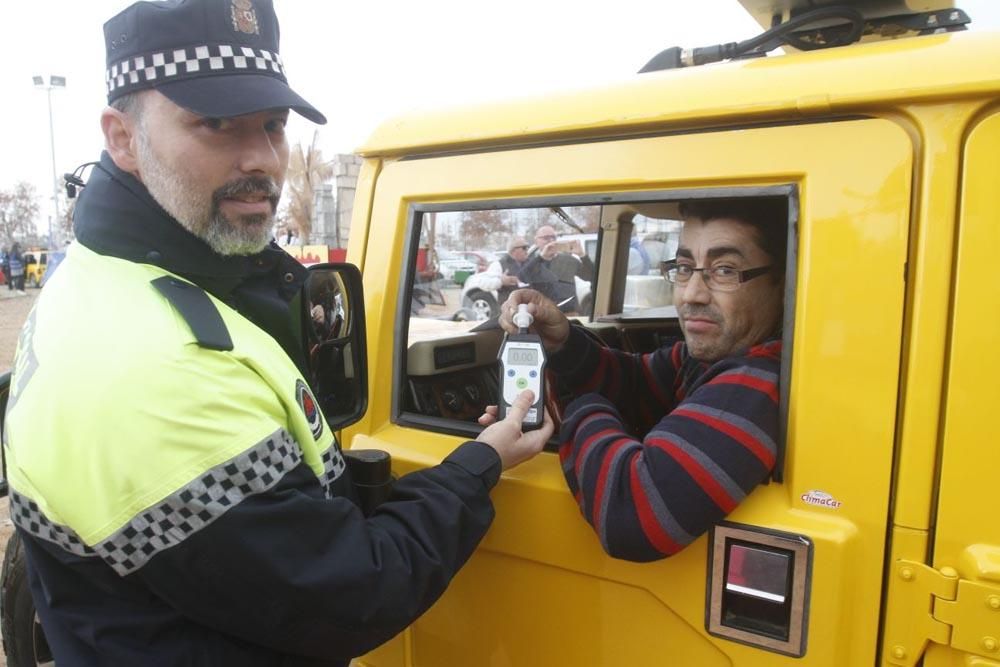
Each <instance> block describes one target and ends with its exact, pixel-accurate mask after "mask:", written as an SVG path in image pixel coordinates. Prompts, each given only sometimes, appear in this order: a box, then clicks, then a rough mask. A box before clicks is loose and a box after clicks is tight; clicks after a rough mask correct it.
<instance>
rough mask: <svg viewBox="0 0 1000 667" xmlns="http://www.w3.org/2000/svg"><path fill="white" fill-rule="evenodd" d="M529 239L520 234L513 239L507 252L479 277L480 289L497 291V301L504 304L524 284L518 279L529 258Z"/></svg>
mask: <svg viewBox="0 0 1000 667" xmlns="http://www.w3.org/2000/svg"><path fill="white" fill-rule="evenodd" d="M528 247H529V246H528V241H527V240H525V239H524V238H522V237H520V236H516V237H514V238H513V239H511V241H510V243H508V244H507V253H506V254H504V255H502V256H501V257H500V258H499V259H497V260H495V261H493V262H490V265H489V266H488V267H487V268H486V271H484V272H483V273H482V275H481V276H479V277H478V279H477V286H478V287H479V288H480V289H484V290H489V291H495V292H496V293H497V303H498V304H500V305H503V302H504V301H506V300H507V297H509V296H510V293H511V292H513V291H514V290H516V289H517V288H518V286H522V287H523V286H524V285H523V284H522V283H521V282H520V280H519V279H518V277H517V276H518V274H519V273H520V272H521V269H523V268H524V264H525V262H526V261H527V260H528Z"/></svg>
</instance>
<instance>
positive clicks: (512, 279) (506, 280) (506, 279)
mask: <svg viewBox="0 0 1000 667" xmlns="http://www.w3.org/2000/svg"><path fill="white" fill-rule="evenodd" d="M500 283H501V284H502V285H506V286H507V287H516V286H517V285H518V280H517V276H512V275H510V274H509V273H505V274H503V275H502V276H500Z"/></svg>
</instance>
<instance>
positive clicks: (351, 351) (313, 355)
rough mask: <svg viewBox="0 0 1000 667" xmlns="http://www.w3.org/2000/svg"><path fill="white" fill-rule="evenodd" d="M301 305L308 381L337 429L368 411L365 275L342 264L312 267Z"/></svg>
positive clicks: (325, 413) (332, 425) (328, 422)
mask: <svg viewBox="0 0 1000 667" xmlns="http://www.w3.org/2000/svg"><path fill="white" fill-rule="evenodd" d="M302 303H303V311H304V312H303V330H304V331H305V335H304V338H305V351H306V357H307V361H308V364H309V377H308V378H307V379H308V381H309V386H310V388H311V389H312V391H313V394H314V395H315V397H316V402H317V403H319V406H320V409H321V410H322V412H323V416H324V417H325V418H326V423H327V424H328V425H329V426H330V428H331V429H333V430H334V431H337V430H340V429H342V428H344V427H347V426H350V425H351V424H353V423H355V422H356V421H358V420H359V419H361V418H362V417H363V416H364V414H365V411H366V410H367V409H368V363H367V343H366V333H365V301H364V293H363V289H362V284H361V271H360V270H359V269H358V267H356V266H354V265H353V264H344V263H324V264H314V265H312V266H310V267H309V277H308V279H307V280H306V284H305V286H304V287H303V299H302Z"/></svg>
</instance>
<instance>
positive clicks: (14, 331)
mask: <svg viewBox="0 0 1000 667" xmlns="http://www.w3.org/2000/svg"><path fill="white" fill-rule="evenodd" d="M26 292H27V293H26V295H25V296H21V295H19V294H18V293H17V292H11V291H10V290H8V289H7V286H6V285H0V373H3V372H5V371H7V370H10V367H11V364H12V363H13V361H14V350H15V349H16V348H17V336H18V333H20V331H21V325H22V324H24V320H25V319H26V318H27V317H28V312H29V311H30V310H31V306H32V305H34V303H35V298H36V297H37V296H38V290H36V289H32V288H30V287H29V288H28V289H27V290H26ZM12 532H14V526H13V525H12V524H11V522H10V515H9V513H8V511H7V499H6V498H3V499H0V557H2V556H3V552H4V550H5V549H6V548H7V540H8V539H9V538H10V534H11V533H12ZM6 665H7V660H6V658H5V657H4V656H2V655H0V667H6Z"/></svg>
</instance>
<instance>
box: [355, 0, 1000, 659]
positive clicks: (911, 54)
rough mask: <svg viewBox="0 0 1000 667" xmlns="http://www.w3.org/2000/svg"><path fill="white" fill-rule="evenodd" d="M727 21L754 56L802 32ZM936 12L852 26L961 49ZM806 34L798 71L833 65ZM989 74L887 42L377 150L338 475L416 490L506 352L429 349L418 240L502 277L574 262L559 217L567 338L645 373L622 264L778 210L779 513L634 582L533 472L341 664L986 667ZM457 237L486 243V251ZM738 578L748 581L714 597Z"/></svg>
mask: <svg viewBox="0 0 1000 667" xmlns="http://www.w3.org/2000/svg"><path fill="white" fill-rule="evenodd" d="M745 4H746V5H747V7H748V9H750V10H752V11H754V12H755V13H756V15H759V16H760V17H761V19H762V22H763V23H764V24H765V25H770V23H771V20H770V18H771V13H772V10H774V11H779V10H781V9H784V10H788V9H791V10H793V11H792V14H793V16H794V15H795V11H794V10H796V9H797V8H798V7H799V6H800V5H804V4H807V3H797V2H777V1H775V2H766V1H765V2H750V1H748V2H746V3H745ZM809 4H816V3H809ZM932 4H933V3H916V2H911V3H910V5H914V7H909V6H904V5H903V3H901V2H900V3H892V2H881V3H852V7H854V8H861V9H862V10H864V11H866V12H869V13H868V14H867V17H866V19H865V21H864V26H863V27H862V29H861V30H862V31H867V30H878V31H880V32H882V33H883V34H893V33H894V32H895V33H901V32H905V30H904V29H903V28H900V27H899V23H900V22H902V23H905V24H907V25H910V26H913V25H922V26H925V27H927V26H930V27H940V26H943V25H944V24H945V23H947V22H948V21H949V20H955V19H956V17H958V18H961V14H960V13H956V12H955V11H953V10H950V9H948V8H944V9H943V10H942V9H941V8H940V7H937V8H935V7H929V5H932ZM865 5H874V9H868V8H866V7H865ZM916 5H920V6H919V7H917V6H916ZM887 7H888V8H889V9H888V10H886V8H887ZM942 11H943V12H944V13H942ZM893 12H896V13H897V14H906V16H905V17H903V18H904V19H905V20H903V19H900V18H898V17H896V15H895V14H894V13H893ZM894 17H895V18H894ZM786 18H787V17H786ZM829 20H830V21H833V22H834V23H836V20H835V19H829ZM892 25H895V26H896V28H895V29H893V28H891V26H892ZM873 26H874V27H873ZM887 26H888V27H887ZM849 29H850V28H844V30H843V31H844V32H846V31H848V30H849ZM818 34H819V31H814V32H811V33H810V34H809V35H804V36H803V35H800V41H799V45H800V46H807V44H806V42H808V41H809V40H810V39H811V40H812V42H813V43H815V42H833V41H836V40H835V39H834V38H835V37H836V35H834V36H830V35H826V36H820V37H817V35H818ZM867 40H868V38H867V37H866V38H865V40H864V41H867ZM717 51H725V49H720V50H717ZM706 53H707V54H708V55H711V54H712V52H711V50H709V51H702V52H701V56H699V55H698V53H694V54H693V55H692V54H690V53H679V52H677V51H674V52H670V53H667V54H666V56H664V57H665V58H666V59H667V60H670V59H671V58H673V60H674V62H673V64H674V65H683V64H686V63H687V62H697V61H698V59H699V57H704V56H705V54H706ZM998 63H1000V36H998V35H996V34H983V33H976V32H974V31H970V32H944V33H941V34H927V35H915V34H911V35H910V36H901V38H899V39H895V40H883V41H879V42H878V43H865V44H856V45H851V46H843V47H838V48H829V49H821V50H817V51H813V52H809V53H798V52H796V53H790V54H788V55H781V56H776V57H767V58H753V59H737V60H731V61H729V62H725V63H719V64H716V65H712V66H711V67H701V68H698V67H689V68H684V69H676V68H675V69H674V71H653V72H647V73H644V74H640V75H637V76H635V77H634V79H631V80H628V81H625V82H623V83H621V84H620V85H616V86H608V87H602V88H598V89H594V90H591V91H586V92H573V93H568V94H561V95H560V94H552V95H551V96H548V97H546V98H544V99H533V100H528V101H524V102H515V101H505V102H502V103H499V104H494V105H489V106H483V107H481V108H476V109H468V108H466V109H462V110H457V111H454V112H447V111H445V112H437V113H431V114H427V115H411V116H406V117H402V118H397V119H394V120H393V121H392V122H390V123H387V124H385V125H383V126H382V127H381V129H379V130H378V131H376V132H375V133H374V135H373V136H372V137H371V138H370V140H369V141H368V142H367V143H366V144H365V145H364V146H363V147H362V148H361V150H360V153H361V155H362V156H363V158H364V163H363V167H362V171H361V177H360V181H359V186H358V194H357V198H356V200H355V201H356V202H357V204H356V208H355V211H354V216H353V221H352V229H351V239H350V247H349V250H348V259H349V261H351V262H354V263H357V264H358V265H360V266H361V267H362V270H363V275H364V283H365V292H366V294H367V301H366V318H367V322H368V348H369V352H370V354H369V365H368V372H369V373H370V375H371V377H373V378H378V379H379V381H378V382H371V383H369V393H368V406H369V407H368V411H367V414H366V415H365V417H364V418H363V419H362V420H361V421H360V422H359V423H358V424H356V425H355V426H353V427H351V428H350V429H348V430H347V432H346V433H345V434H344V440H343V441H344V442H345V443H348V445H349V446H351V447H359V448H380V449H385V450H388V451H389V452H391V454H392V457H393V461H394V470H395V471H396V472H397V473H405V472H408V471H411V470H414V469H417V468H420V467H423V466H427V465H431V464H433V463H436V462H438V461H440V460H441V459H442V458H443V457H444V456H445V455H447V453H448V452H450V451H451V450H452V448H454V447H455V446H456V445H457V444H458V443H460V442H461V441H462V440H463V439H464V438H468V437H470V436H473V435H474V434H475V433H476V432H477V427H476V425H475V421H474V420H475V418H476V417H477V416H478V415H479V414H480V413H481V412H482V410H483V407H484V406H485V405H486V404H489V403H495V402H496V400H497V379H496V371H495V360H496V357H497V350H498V346H499V344H500V340H501V336H500V332H499V331H498V330H497V329H495V328H492V329H491V328H490V327H489V326H488V324H487V325H486V326H484V323H483V322H475V321H472V322H453V321H450V320H451V317H450V316H451V315H452V314H453V310H454V309H457V308H458V307H459V305H460V303H459V302H458V301H457V300H455V299H454V298H453V296H454V295H451V294H447V293H446V294H445V299H444V301H445V304H444V305H441V304H424V303H421V304H419V305H417V306H414V303H413V290H414V286H415V285H416V284H417V283H416V280H415V275H416V266H417V263H416V261H417V252H418V248H419V247H420V244H421V239H422V237H425V236H426V232H427V229H428V225H429V224H430V222H429V221H430V219H431V218H433V219H434V224H435V225H436V230H437V234H438V236H439V238H440V237H441V235H442V234H443V233H445V232H447V233H448V234H451V235H452V236H454V237H455V238H468V239H469V242H470V243H474V244H481V243H485V242H486V241H487V240H489V239H492V240H493V243H494V245H495V247H496V248H501V247H503V244H505V243H506V242H507V240H508V238H509V237H510V236H511V235H512V234H514V233H516V234H517V235H524V234H525V233H530V232H531V231H532V230H533V227H532V226H531V225H537V224H540V222H547V223H548V224H552V225H554V226H556V227H557V229H559V230H560V233H572V232H573V231H574V230H573V229H572V228H571V227H569V226H565V225H562V224H561V223H560V220H561V219H563V217H564V216H565V218H568V219H571V220H573V221H575V222H576V223H577V224H578V226H580V227H581V228H584V229H585V230H586V231H591V230H597V229H599V230H600V239H599V248H598V260H597V262H596V264H597V276H596V278H595V284H594V286H593V310H592V312H587V313H583V314H582V316H581V317H580V318H579V319H580V320H581V321H582V322H583V324H584V326H586V327H588V328H589V329H591V331H593V332H594V333H595V335H597V336H599V337H601V338H602V339H603V340H604V341H606V342H607V344H609V345H613V346H619V347H622V348H626V349H630V350H636V351H640V350H649V349H652V347H653V346H655V345H656V344H657V341H658V340H659V339H660V337H662V336H664V335H671V334H676V333H677V324H676V321H675V320H674V319H672V318H671V317H670V307H669V305H667V304H669V303H670V293H669V289H668V287H669V286H668V285H667V284H666V283H664V281H663V280H662V278H660V277H659V275H656V274H655V268H654V269H653V271H654V273H651V274H639V275H635V274H632V275H630V274H629V273H628V271H627V269H626V267H627V265H628V261H627V260H628V257H629V253H628V249H629V246H630V244H631V241H632V239H634V238H638V239H639V240H640V242H645V241H646V240H647V239H653V240H654V241H656V240H657V239H658V241H656V242H658V243H660V244H661V247H666V246H669V244H670V239H671V238H672V236H671V234H672V233H674V232H675V230H676V225H677V222H676V220H675V218H676V212H675V211H676V208H677V204H678V203H679V202H683V201H685V200H688V199H692V198H714V197H748V198H754V197H763V196H768V197H781V198H784V199H785V200H786V201H787V202H788V205H789V211H790V216H789V233H790V240H791V243H790V248H791V250H790V253H789V257H788V260H787V266H788V274H787V275H788V291H787V294H786V326H785V329H784V338H785V346H784V350H785V358H784V361H783V376H784V380H783V383H782V392H783V396H782V401H783V406H784V415H785V431H786V436H785V439H784V445H783V446H784V459H783V462H782V463H781V464H780V467H779V470H778V471H777V473H776V475H775V480H774V481H773V482H772V483H770V484H768V485H765V486H762V487H760V488H758V489H757V490H756V491H754V492H753V493H752V494H751V495H750V496H749V498H748V499H747V500H746V501H745V502H744V503H743V504H741V505H740V506H739V507H738V508H737V509H736V510H735V511H734V512H733V513H732V514H731V515H730V516H729V517H728V519H727V521H726V522H725V523H724V524H722V525H720V526H718V527H717V528H716V529H715V530H714V531H713V532H712V534H710V535H706V536H703V537H701V538H699V539H698V540H697V541H696V542H694V543H693V544H692V545H691V546H689V547H687V548H686V549H685V550H683V551H682V552H681V553H679V554H678V555H676V556H674V557H672V558H669V559H667V560H663V561H659V562H653V563H644V564H640V563H631V562H624V561H620V560H615V559H613V558H610V557H609V556H607V555H605V553H604V552H603V551H602V549H601V546H600V544H599V543H598V540H597V538H596V537H595V535H594V533H593V531H592V530H591V528H590V527H589V526H588V525H587V523H586V522H585V521H584V520H583V518H582V517H581V516H580V512H579V509H578V508H577V506H576V503H575V501H574V499H573V498H572V497H571V496H570V494H569V492H568V491H567V489H566V484H565V482H564V480H563V475H562V472H561V470H560V464H559V458H558V455H557V454H556V453H555V452H554V451H549V452H544V453H542V454H541V455H540V456H538V457H536V458H535V459H534V460H532V461H530V462H529V463H527V464H524V465H522V466H520V467H518V468H516V469H514V470H513V471H510V472H508V473H506V474H505V475H504V478H503V480H502V481H501V483H500V485H499V487H498V488H497V489H496V490H495V491H494V492H493V498H494V500H495V503H496V510H497V516H496V521H495V523H494V524H493V527H492V529H491V530H490V532H489V534H488V536H487V538H486V539H485V541H484V543H483V544H482V545H481V548H480V549H479V550H478V551H477V553H476V554H475V555H474V556H473V557H472V559H471V560H470V561H469V563H468V565H467V566H466V567H465V568H464V569H463V570H462V571H461V572H460V573H459V574H458V576H457V578H456V579H455V580H454V582H453V583H452V585H451V587H450V588H449V590H448V591H447V593H446V594H445V595H444V597H443V598H442V599H441V600H440V601H439V602H438V603H437V604H436V605H434V606H433V607H432V608H431V609H430V610H429V611H428V612H427V613H426V614H425V615H424V616H423V617H421V618H420V619H419V620H418V621H416V622H415V623H414V624H413V625H412V626H411V627H410V628H409V629H408V630H407V631H405V632H404V633H403V634H401V635H400V636H398V637H397V638H395V639H394V640H393V641H392V642H390V643H388V644H387V645H385V646H383V647H381V648H379V649H377V650H375V651H374V652H372V653H371V654H369V655H367V656H365V657H364V658H362V659H361V661H360V662H361V664H363V665H370V666H377V667H402V666H404V665H406V666H409V665H414V666H419V667H428V666H441V665H474V666H485V665H490V666H497V667H500V666H516V667H530V666H536V665H537V666H543V665H544V666H551V665H605V666H618V665H678V666H696V667H711V666H715V665H719V666H721V665H740V666H763V665H785V664H799V665H809V666H820V665H823V666H828V667H845V666H849V667H854V666H859V665H900V666H905V665H914V664H917V663H919V662H920V661H923V664H924V665H927V666H929V667H945V666H948V667H958V666H959V665H963V666H967V667H972V666H973V665H976V666H979V667H986V666H988V665H992V666H998V665H1000V520H998V518H997V517H998V516H1000V512H998V510H1000V501H998V500H997V498H998V496H997V494H996V491H995V487H994V486H993V483H992V482H990V479H993V478H994V477H995V475H996V471H997V470H1000V446H998V445H1000V438H998V437H997V436H995V435H992V429H991V428H990V427H989V425H988V424H989V422H988V415H989V414H991V413H992V410H993V409H995V406H996V405H998V404H1000V382H997V380H996V378H998V377H1000V351H998V348H997V345H996V341H998V340H1000V287H998V285H1000V281H998V280H997V279H996V276H995V275H994V273H995V271H994V266H995V265H994V262H993V261H991V254H992V253H994V252H995V249H996V248H998V247H1000V224H997V222H996V215H997V210H1000V196H998V194H997V193H998V191H1000V190H998V188H997V185H996V183H997V178H998V174H1000V171H998V167H997V157H996V156H997V155H1000V74H998V72H1000V70H998V67H997V64H998ZM497 211H499V213H500V214H501V215H492V214H493V212H497ZM481 212H487V213H490V214H491V215H492V218H490V219H494V220H496V221H497V223H496V227H495V228H494V229H493V230H491V232H490V233H487V234H485V235H484V236H485V237H486V238H484V239H480V238H478V237H477V236H476V234H478V233H481V232H478V231H476V230H477V229H480V228H479V227H475V226H474V225H481V224H482V220H483V219H484V218H487V217H489V216H487V215H485V214H483V213H481ZM556 212H558V213H556ZM470 221H472V222H470ZM584 223H586V224H584ZM442 230H444V232H443V231H442ZM529 238H530V236H529ZM491 247H494V246H491ZM664 252H668V253H669V251H666V250H665V251H664ZM640 283H647V284H646V285H645V288H644V289H638V286H639V284H640ZM651 286H656V287H658V288H659V290H660V291H659V292H657V291H656V290H655V289H653V288H652V287H651ZM453 291H455V292H457V288H456V289H455V290H453ZM445 292H447V290H445ZM629 294H633V295H634V294H642V295H643V299H642V301H641V302H639V300H638V299H637V298H633V297H632V296H629ZM750 556H752V557H753V558H757V559H759V560H760V563H761V564H762V565H764V566H765V567H764V568H763V569H764V570H767V571H770V572H771V576H762V577H757V576H754V577H747V576H746V572H742V573H740V574H741V576H743V578H744V579H746V580H737V576H736V574H737V572H736V570H738V569H739V568H737V567H736V563H737V560H738V557H739V558H740V559H742V558H747V557H750ZM744 562H745V561H744ZM744 569H745V568H744Z"/></svg>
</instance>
